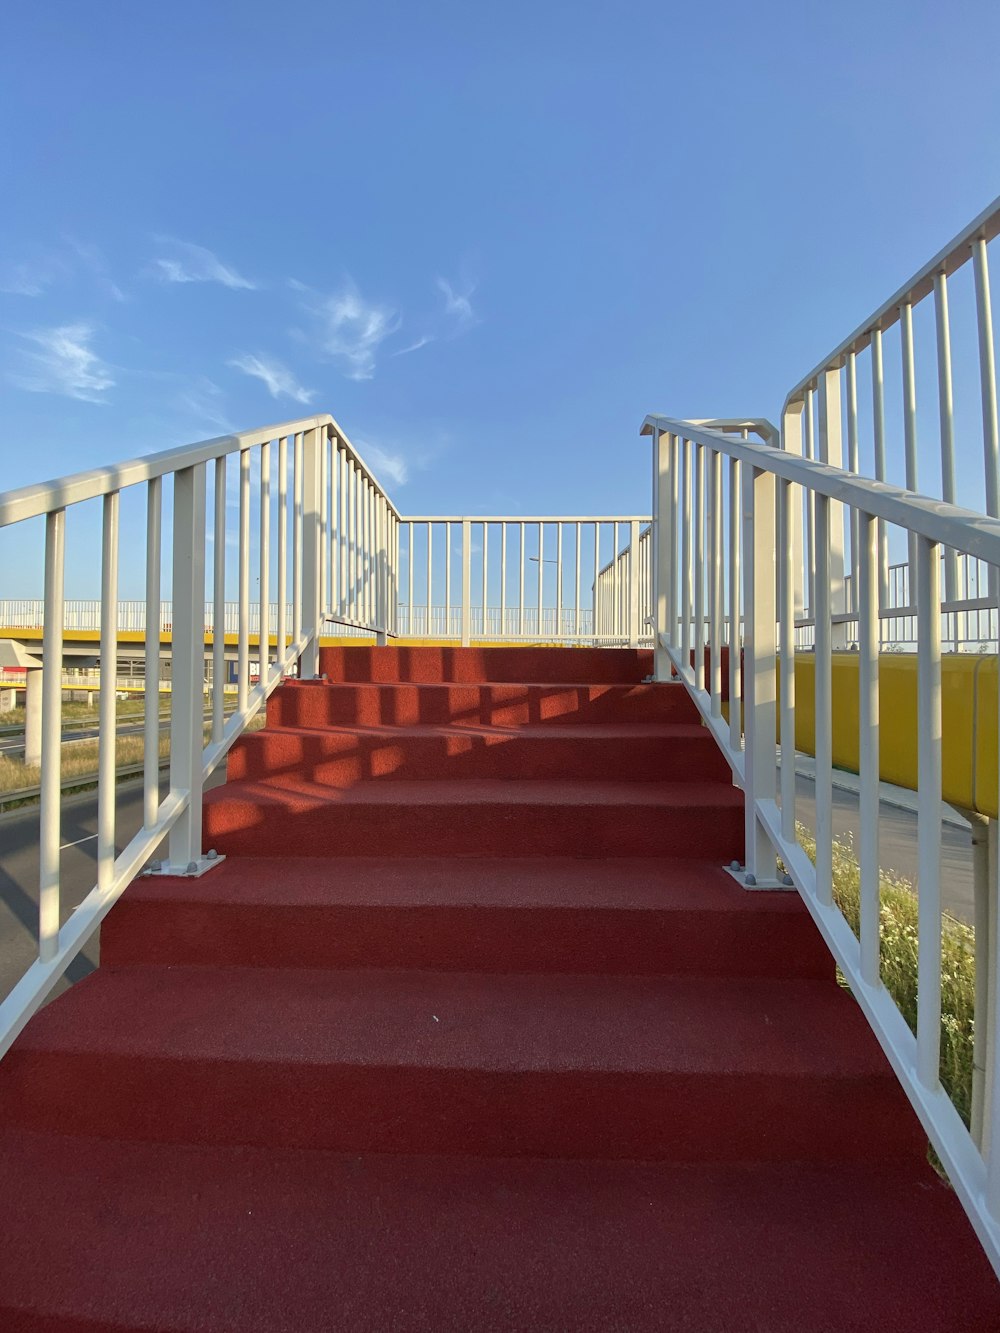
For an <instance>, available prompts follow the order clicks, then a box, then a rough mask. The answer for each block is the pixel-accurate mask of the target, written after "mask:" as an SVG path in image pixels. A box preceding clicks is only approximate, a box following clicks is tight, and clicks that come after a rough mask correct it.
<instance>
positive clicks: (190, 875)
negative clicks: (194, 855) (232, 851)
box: [142, 852, 226, 879]
mask: <svg viewBox="0 0 1000 1333" xmlns="http://www.w3.org/2000/svg"><path fill="white" fill-rule="evenodd" d="M225 859H226V858H225V857H224V856H220V855H219V854H218V852H209V853H208V855H207V856H199V857H198V859H197V861H188V863H187V864H186V865H176V866H175V865H171V864H170V862H169V861H158V862H157V861H154V862H153V864H152V865H151V866H149V867H148V868H147V869H146V870H144V871H143V872H142V873H143V874H144V875H170V876H171V877H172V878H174V879H200V878H201V876H202V875H206V874H207V873H208V872H209V871H210V870H214V869H215V867H216V866H221V865H222V863H223V861H224V860H225Z"/></svg>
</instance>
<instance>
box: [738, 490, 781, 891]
mask: <svg viewBox="0 0 1000 1333" xmlns="http://www.w3.org/2000/svg"><path fill="white" fill-rule="evenodd" d="M774 489H775V478H774V474H773V473H770V472H767V471H765V470H763V469H758V468H755V467H752V466H751V465H750V464H747V465H746V466H745V467H744V469H743V497H742V499H743V524H744V526H743V559H744V577H743V606H744V619H743V645H744V647H743V653H744V670H745V673H746V684H745V693H746V700H747V709H746V720H745V723H744V728H743V730H744V735H745V738H746V739H745V745H744V762H743V781H744V791H745V795H746V802H745V811H744V814H745V830H746V835H745V840H746V873H747V884H748V885H749V884H754V883H756V884H761V883H762V882H767V881H768V880H773V878H774V874H775V856H774V852H773V850H772V848H771V844H770V840H769V839H768V837H767V834H766V833H765V831H764V827H763V825H762V823H761V821H760V819H759V817H758V810H759V809H760V807H761V805H762V804H768V803H771V802H773V801H774V799H775V796H776V795H777V792H776V766H775V741H776V723H777V718H776V716H775V699H776V696H777V680H776V679H775V675H776V672H775V668H776V665H777V651H776V644H775V632H774V630H775V605H774V597H775V586H774V552H775V545H776V543H775V531H774Z"/></svg>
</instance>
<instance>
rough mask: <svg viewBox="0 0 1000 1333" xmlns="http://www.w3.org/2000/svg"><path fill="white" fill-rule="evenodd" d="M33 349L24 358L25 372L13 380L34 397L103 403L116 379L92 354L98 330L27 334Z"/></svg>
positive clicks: (71, 327) (74, 327) (81, 326)
mask: <svg viewBox="0 0 1000 1333" xmlns="http://www.w3.org/2000/svg"><path fill="white" fill-rule="evenodd" d="M21 337H22V338H24V339H25V341H26V342H28V343H29V344H30V345H31V347H30V350H29V349H26V350H25V351H23V352H22V354H21V368H20V369H15V370H14V372H13V373H12V374H11V379H12V380H13V382H14V383H15V384H17V385H18V386H19V387H20V388H22V389H27V390H28V391H29V392H30V393H56V394H63V395H65V396H66V397H68V398H79V399H80V400H81V401H83V402H86V403H103V402H105V401H107V400H106V398H105V394H106V393H107V391H108V389H112V388H114V384H115V381H114V377H113V375H112V374H111V370H110V367H109V366H107V365H106V364H105V363H104V362H103V361H102V360H101V358H100V357H99V356H98V355H97V353H96V352H94V351H92V350H91V346H90V344H91V341H92V339H93V337H94V329H93V326H92V325H90V324H85V323H78V324H63V325H60V326H59V327H58V328H53V329H37V330H35V331H34V332H31V333H23V334H22V335H21Z"/></svg>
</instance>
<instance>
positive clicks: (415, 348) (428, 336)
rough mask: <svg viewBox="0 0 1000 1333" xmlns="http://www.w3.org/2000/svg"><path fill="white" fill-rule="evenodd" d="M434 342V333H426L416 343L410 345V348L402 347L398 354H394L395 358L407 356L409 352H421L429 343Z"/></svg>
mask: <svg viewBox="0 0 1000 1333" xmlns="http://www.w3.org/2000/svg"><path fill="white" fill-rule="evenodd" d="M433 341H434V334H433V333H425V334H423V335H422V336H421V337H420V338H418V339H417V341H416V342H412V343H410V345H409V347H401V348H400V349H399V351H398V352H393V356H406V354H407V352H419V351H420V349H421V347H426V346H427V344H428V343H432V342H433Z"/></svg>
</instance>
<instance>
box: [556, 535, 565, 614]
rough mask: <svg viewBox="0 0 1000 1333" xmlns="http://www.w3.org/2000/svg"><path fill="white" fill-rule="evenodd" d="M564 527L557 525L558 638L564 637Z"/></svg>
mask: <svg viewBox="0 0 1000 1333" xmlns="http://www.w3.org/2000/svg"><path fill="white" fill-rule="evenodd" d="M562 604H563V525H562V524H561V523H557V524H556V638H557V639H561V638H562V636H563V617H562V609H563V607H562Z"/></svg>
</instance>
